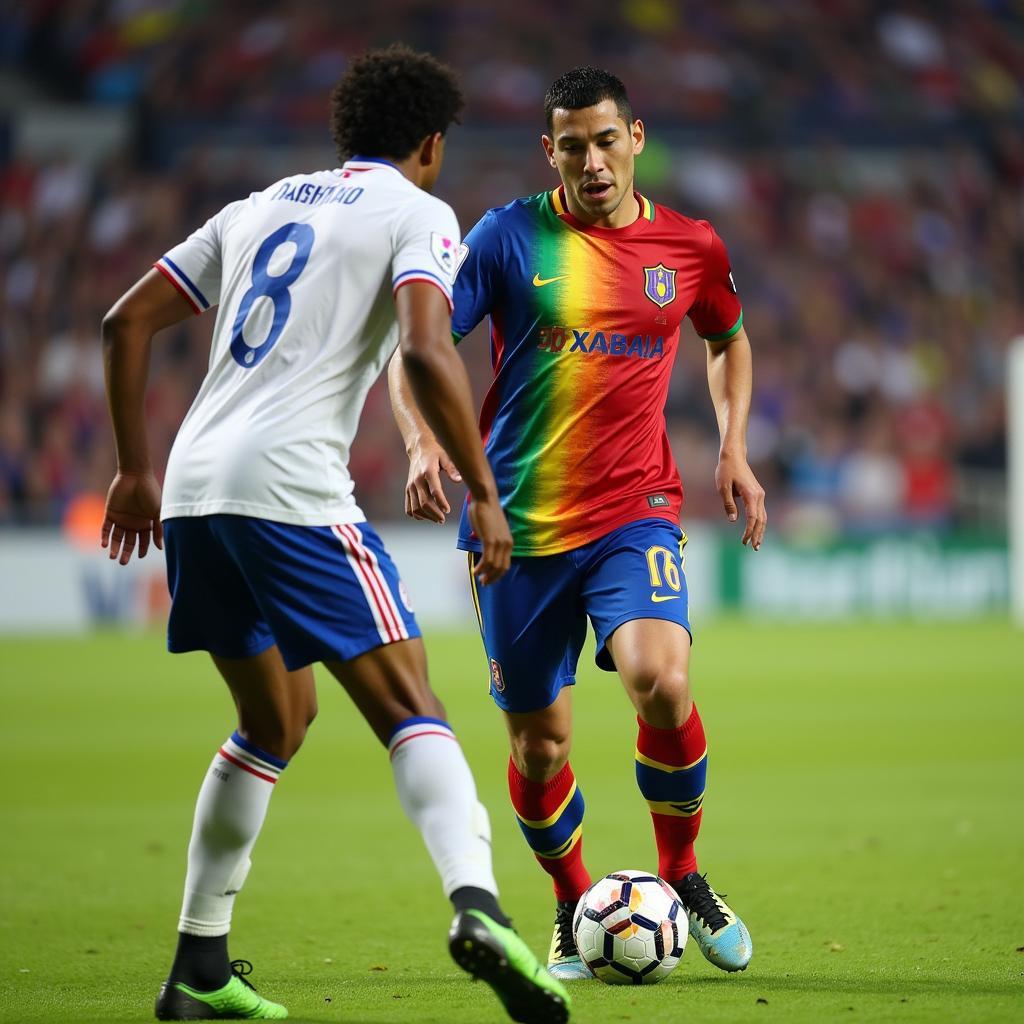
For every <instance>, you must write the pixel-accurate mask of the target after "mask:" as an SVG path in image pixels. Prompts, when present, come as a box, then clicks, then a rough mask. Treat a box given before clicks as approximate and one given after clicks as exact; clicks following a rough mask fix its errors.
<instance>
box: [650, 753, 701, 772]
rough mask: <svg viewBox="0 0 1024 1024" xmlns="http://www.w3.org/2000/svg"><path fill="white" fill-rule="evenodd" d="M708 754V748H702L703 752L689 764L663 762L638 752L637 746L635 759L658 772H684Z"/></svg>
mask: <svg viewBox="0 0 1024 1024" xmlns="http://www.w3.org/2000/svg"><path fill="white" fill-rule="evenodd" d="M707 756H708V748H707V747H705V748H704V753H703V754H701V755H700V757H698V758H697V760H696V761H691V762H690V763H689V764H678V765H677V764H665V762H664V761H655V760H654V758H653V757H648V756H647V755H646V754H641V753H640V748H639V747H637V750H636V759H637V760H638V761H639V762H640V763H641V764H645V765H647V767H648V768H657V769H658V771H660V772H685V771H687V770H688V769H690V768H693V767H694V766H695V765H698V764H700V763H701V761H703V760H704V758H705V757H707Z"/></svg>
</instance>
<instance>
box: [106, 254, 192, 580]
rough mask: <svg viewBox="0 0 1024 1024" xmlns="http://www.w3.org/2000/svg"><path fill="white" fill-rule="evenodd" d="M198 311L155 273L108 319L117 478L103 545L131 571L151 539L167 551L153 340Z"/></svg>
mask: <svg viewBox="0 0 1024 1024" xmlns="http://www.w3.org/2000/svg"><path fill="white" fill-rule="evenodd" d="M194 312H195V310H194V309H193V307H192V306H191V305H189V303H188V302H187V301H186V299H185V298H184V297H183V296H182V294H181V293H180V292H179V291H178V290H177V289H176V288H175V287H174V285H172V284H171V283H170V281H168V280H167V279H166V278H165V277H164V276H163V275H162V274H160V273H159V272H158V271H156V270H150V271H149V273H148V274H146V276H145V277H143V278H142V279H141V280H140V281H138V282H137V283H136V284H135V285H134V286H133V287H132V288H131V289H130V290H129V291H127V292H126V293H125V294H124V295H122V296H121V298H120V299H118V300H117V302H116V303H114V305H113V307H112V308H111V310H110V312H109V313H107V315H106V316H105V317H104V318H103V325H102V327H101V334H102V338H103V371H104V376H105V378H106V385H107V404H108V406H109V408H110V419H111V422H112V424H113V427H114V442H115V446H116V449H117V475H116V476H115V477H114V481H113V483H111V485H110V490H109V491H108V492H107V504H106V511H105V513H104V516H103V527H102V532H101V536H100V543H101V544H102V546H103V547H108V546H109V548H110V557H111V558H112V559H116V558H118V557H120V561H121V564H122V565H126V564H127V563H128V561H129V559H130V558H131V556H132V551H134V550H135V548H136V546H138V552H139V558H144V557H145V555H146V552H147V551H148V550H149V539H150V535H152V537H153V541H154V543H155V544H156V546H157V547H158V548H162V547H163V546H164V542H163V528H162V527H161V525H160V485H159V484H158V483H157V479H156V476H155V475H154V473H153V466H152V463H151V462H150V457H149V440H148V436H147V433H146V418H145V412H144V402H145V395H146V379H147V377H148V375H149V351H150V347H151V344H152V341H153V335H154V334H156V332H157V331H159V330H161V329H162V328H164V327H169V326H170V325H171V324H176V323H178V322H179V321H181V320H184V319H185V318H186V317H189V316H192V315H193V314H194Z"/></svg>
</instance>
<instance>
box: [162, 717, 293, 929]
mask: <svg viewBox="0 0 1024 1024" xmlns="http://www.w3.org/2000/svg"><path fill="white" fill-rule="evenodd" d="M287 763H288V762H287V761H282V760H280V759H278V758H276V757H272V756H271V755H270V754H268V753H266V752H265V751H263V750H260V748H259V747H257V746H255V745H254V744H252V743H250V742H249V741H248V740H246V739H244V738H243V737H241V736H240V735H239V734H238V733H237V732H235V733H232V735H231V737H230V738H229V739H227V740H225V742H224V745H223V746H222V747H221V748H220V750H218V751H217V753H216V755H215V756H214V759H213V763H212V764H211V765H210V770H209V771H208V772H207V773H206V778H205V779H204V780H203V785H202V787H201V788H200V790H199V799H198V800H197V801H196V814H195V819H194V820H193V822H192V841H191V842H190V843H189V845H188V872H187V874H186V875H185V899H184V901H183V902H182V905H181V918H180V919H179V921H178V931H179V932H188V933H189V934H190V935H226V934H227V932H228V930H229V929H230V927H231V911H232V908H233V907H234V904H235V895H236V894H237V892H238V890H239V889H241V888H242V884H243V883H244V882H245V877H246V875H248V874H249V865H250V861H249V854H250V852H251V851H252V848H253V844H254V843H255V842H256V837H257V836H258V835H259V834H260V829H261V828H262V827H263V819H264V818H265V817H266V816H267V805H268V804H269V803H270V795H271V793H273V792H274V784H275V783H276V782H277V778H278V776H279V775H280V774H281V772H282V771H283V770H284V769H285V767H286V765H287Z"/></svg>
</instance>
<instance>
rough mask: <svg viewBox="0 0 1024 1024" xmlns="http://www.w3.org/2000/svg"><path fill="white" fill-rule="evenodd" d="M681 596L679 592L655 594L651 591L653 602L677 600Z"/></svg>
mask: <svg viewBox="0 0 1024 1024" xmlns="http://www.w3.org/2000/svg"><path fill="white" fill-rule="evenodd" d="M680 597H682V595H681V594H655V593H654V592H653V591H652V592H651V600H652V601H653V602H654V603H655V604H661V602H662V601H678V600H679V598H680Z"/></svg>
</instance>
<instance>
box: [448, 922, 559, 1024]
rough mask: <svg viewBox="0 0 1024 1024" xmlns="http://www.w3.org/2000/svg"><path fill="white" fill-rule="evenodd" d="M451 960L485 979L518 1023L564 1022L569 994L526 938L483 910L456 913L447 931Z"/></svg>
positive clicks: (477, 976)
mask: <svg viewBox="0 0 1024 1024" xmlns="http://www.w3.org/2000/svg"><path fill="white" fill-rule="evenodd" d="M448 949H449V950H450V951H451V954H452V959H453V960H454V961H455V962H456V963H457V964H458V965H459V966H460V967H461V968H462V969H463V970H464V971H468V972H469V974H471V975H472V976H473V977H474V978H482V979H483V980H484V981H486V982H487V984H488V985H490V986H491V988H493V989H494V992H495V994H496V995H497V997H498V998H499V999H500V1000H501V1002H502V1005H503V1006H504V1007H505V1011H506V1012H507V1013H508V1015H509V1017H511V1018H512V1020H514V1021H518V1022H519V1024H565V1022H566V1021H567V1020H568V1019H569V1005H570V999H569V993H568V992H566V990H565V988H564V986H563V985H562V984H561V983H560V982H558V981H556V980H555V979H554V978H552V977H551V976H550V975H549V974H548V972H547V971H546V970H544V968H543V966H541V964H540V962H539V961H538V960H537V958H536V957H535V956H534V955H533V953H531V952H530V949H529V947H528V946H527V945H526V943H525V942H523V940H522V939H521V938H520V937H519V936H518V935H517V934H516V933H515V932H514V931H513V930H512V929H511V928H504V927H502V926H501V925H500V924H498V923H497V922H496V921H494V920H492V919H491V918H490V917H488V916H487V915H486V914H485V913H483V912H482V911H479V910H463V911H460V912H459V913H458V914H456V915H455V920H454V921H452V926H451V930H450V931H449V932H448Z"/></svg>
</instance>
